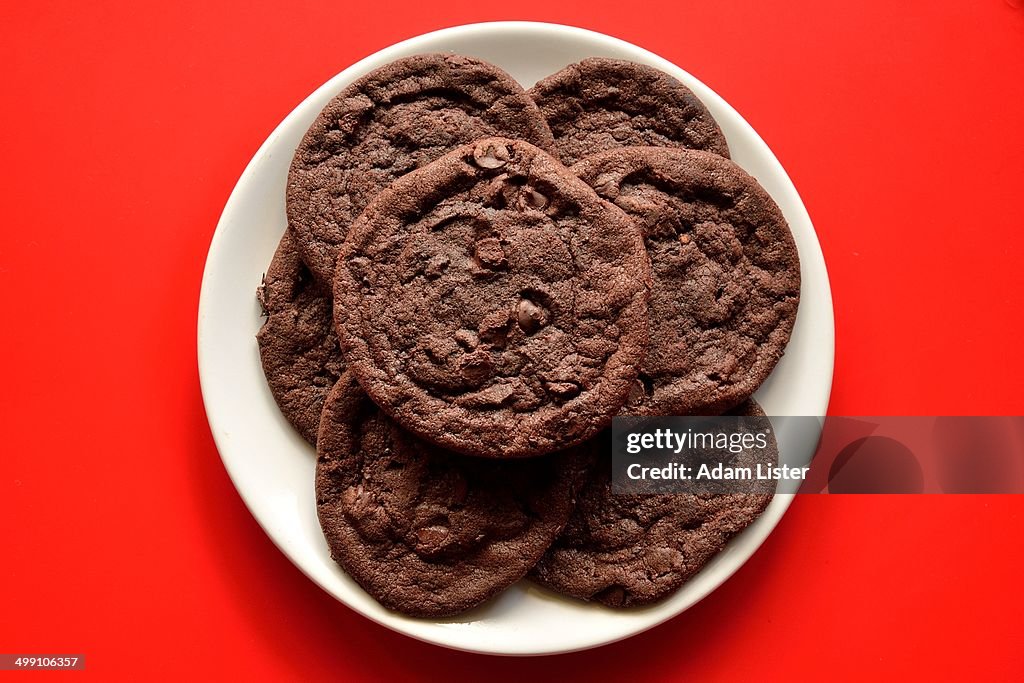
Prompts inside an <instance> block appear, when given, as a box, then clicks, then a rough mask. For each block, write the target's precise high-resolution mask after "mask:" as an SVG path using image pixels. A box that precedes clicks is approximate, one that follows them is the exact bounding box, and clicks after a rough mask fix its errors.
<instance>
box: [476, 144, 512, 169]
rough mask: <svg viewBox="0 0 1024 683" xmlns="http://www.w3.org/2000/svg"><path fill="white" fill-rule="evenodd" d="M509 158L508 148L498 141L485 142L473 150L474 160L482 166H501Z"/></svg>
mask: <svg viewBox="0 0 1024 683" xmlns="http://www.w3.org/2000/svg"><path fill="white" fill-rule="evenodd" d="M508 158H509V154H508V148H507V147H505V145H503V144H501V143H498V142H484V143H481V144H479V145H477V146H476V148H475V149H474V150H473V161H474V162H476V165H477V166H479V167H480V168H501V167H502V166H504V165H505V164H507V163H508Z"/></svg>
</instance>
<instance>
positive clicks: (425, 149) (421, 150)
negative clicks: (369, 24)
mask: <svg viewBox="0 0 1024 683" xmlns="http://www.w3.org/2000/svg"><path fill="white" fill-rule="evenodd" d="M489 135H507V136H509V137H515V138H520V139H523V140H526V141H528V142H532V143H534V144H536V145H539V146H541V147H547V148H550V146H551V144H552V140H551V131H550V130H549V129H548V127H547V124H546V123H545V122H544V118H543V117H542V116H541V115H540V111H539V110H538V109H537V107H536V105H535V104H534V103H533V100H531V99H530V97H529V96H528V95H527V94H526V92H525V91H524V90H523V89H522V87H520V85H519V84H518V83H516V81H515V80H514V79H513V78H512V77H511V76H509V75H508V74H507V73H505V72H504V71H502V70H501V69H499V68H498V67H496V66H494V65H493V64H490V63H488V62H485V61H483V60H480V59H475V58H472V57H464V56H461V55H452V54H425V55H415V56H412V57H406V58H404V59H399V60H396V61H394V62H391V63H390V64H387V65H385V66H383V67H381V68H379V69H377V70H375V71H373V72H371V73H369V74H367V75H366V76H363V77H362V78H360V79H359V80H357V81H356V82H355V83H353V84H352V85H350V86H348V87H347V88H345V89H344V90H343V91H342V92H341V93H340V94H338V95H337V96H336V97H335V98H334V99H333V100H331V101H330V102H329V103H328V104H327V106H326V107H325V108H324V110H323V111H322V112H321V113H320V115H319V116H317V118H316V120H315V121H314V122H313V124H312V126H311V127H310V128H309V130H308V131H307V132H306V134H305V136H304V137H303V138H302V142H300V143H299V146H298V149H297V150H296V152H295V157H294V158H293V160H292V165H291V170H290V171H289V174H288V188H287V212H288V226H289V229H290V230H292V231H293V232H294V234H295V235H296V237H297V238H298V239H297V241H296V243H297V245H298V249H299V252H300V254H301V255H302V258H303V260H304V261H305V262H306V264H307V265H308V266H309V267H310V269H311V270H312V271H313V274H314V275H315V276H316V277H317V279H318V280H319V281H320V282H322V283H328V284H329V283H330V282H331V278H332V276H333V273H334V264H335V257H336V255H337V251H338V246H339V245H340V244H341V243H342V241H343V240H344V239H345V235H346V233H347V232H348V229H349V226H350V225H351V223H352V221H353V220H355V218H356V217H357V216H358V215H359V214H360V212H362V210H363V208H364V207H365V206H366V205H367V203H369V201H370V200H371V199H372V198H373V196H374V195H376V194H377V192H379V191H380V190H382V189H383V188H385V187H387V185H388V184H389V183H391V181H392V180H394V179H395V178H398V177H399V176H401V175H403V174H405V173H407V172H409V171H411V170H413V169H415V168H419V167H421V166H424V165H426V164H427V163H429V162H431V161H433V160H434V159H436V158H438V157H439V156H441V155H442V154H444V153H446V152H448V151H450V150H451V149H453V148H454V147H457V146H458V145H461V144H465V143H468V142H471V141H473V140H476V139H477V138H481V137H485V136H489Z"/></svg>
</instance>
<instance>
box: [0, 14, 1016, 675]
mask: <svg viewBox="0 0 1024 683" xmlns="http://www.w3.org/2000/svg"><path fill="white" fill-rule="evenodd" d="M1019 3H1020V0H1012V1H1010V2H1008V1H1007V0H941V1H940V0H916V1H911V2H901V3H894V2H891V1H886V2H871V3H860V2H849V1H847V2H836V3H831V2H822V1H821V0H799V1H793V0H787V1H785V2H781V1H780V2H767V1H764V0H761V1H748V2H744V1H740V0H728V1H724V2H700V3H697V2H687V3H674V2H673V3H665V4H664V5H662V6H653V5H652V6H649V7H642V6H641V5H640V4H639V3H633V2H627V3H621V4H620V5H618V6H604V5H603V4H601V3H594V2H575V1H569V0H562V1H561V2H551V1H550V0H544V1H543V2H535V1H533V0H519V1H518V2H516V3H514V4H512V5H509V4H508V3H480V2H476V1H474V2H463V1H461V0H458V1H449V2H445V3H427V2H414V3H408V6H403V7H398V6H396V5H395V4H394V3H380V2H375V3H358V4H356V5H355V6H345V4H344V3H339V2H288V3H267V2H253V1H252V0H247V1H245V2H241V1H237V2H232V3H224V2H220V3H210V2H176V3H167V4H165V5H163V6H147V5H146V4H145V3H129V2H110V1H101V2H90V3H80V2H66V1H61V2H52V3H49V5H48V6H47V7H42V6H41V4H40V3H31V2H25V3H13V2H5V3H3V7H2V9H0V64H2V65H3V66H2V67H0V74H2V75H0V78H2V90H0V93H2V94H0V96H2V98H3V105H2V107H0V117H2V126H0V150H2V153H0V154H2V156H0V158H2V164H0V193H2V197H3V206H4V216H3V221H4V225H3V228H2V231H0V296H2V301H3V314H4V325H3V331H2V333H0V356H2V358H3V368H4V369H3V385H4V387H3V391H2V393H0V419H2V451H3V454H2V458H0V557H2V561H0V652H22V651H36V652H39V651H45V652H74V653H84V654H86V656H87V667H88V672H87V673H88V674H92V675H98V676H103V677H104V678H111V677H113V676H115V675H121V676H124V675H129V674H134V675H135V677H138V676H140V675H143V673H144V672H145V675H146V677H154V676H155V677H164V676H167V677H171V676H185V675H196V674H201V675H211V676H212V675H216V676H218V677H220V676H232V675H235V674H236V673H237V674H243V675H245V676H251V677H254V678H268V679H281V678H298V677H299V676H301V677H303V678H315V679H328V678H330V679H342V680H403V679H409V678H413V677H422V678H427V679H437V680H450V679H454V678H461V677H466V678H471V679H477V680H479V679H483V678H487V679H490V680H494V681H505V680H508V681H512V680H523V679H525V680H537V679H541V678H548V677H557V678H558V679H562V680H573V679H582V680H597V679H601V678H608V679H626V678H629V679H634V680H655V679H658V680H674V679H675V680H682V679H684V678H698V677H699V678H702V679H734V678H737V677H740V676H742V677H744V678H753V677H755V676H756V677H759V678H774V677H783V676H786V677H792V676H801V677H806V676H812V675H813V676H821V675H828V674H833V675H839V676H841V677H854V676H856V677H858V678H863V677H866V676H871V677H884V678H896V677H902V676H919V675H922V674H929V675H932V676H934V677H937V678H947V679H954V678H958V677H961V676H975V677H981V678H995V679H1006V678H1009V677H1010V676H1011V674H1013V675H1016V674H1019V672H1020V670H1021V667H1022V664H1024V655H1022V651H1024V635H1022V632H1024V626H1022V622H1021V613H1022V611H1024V592H1022V590H1021V578H1020V577H1021V575H1022V574H1024V554H1022V540H1021V539H1022V531H1024V516H1022V512H1024V497H996V496H993V497H953V496H946V497H939V496H932V497H925V496H919V497H888V498H883V497H866V496H861V497H856V496H855V497H838V496H835V497H826V496H821V497H811V496H808V497H804V498H802V499H800V500H798V501H797V502H796V503H795V504H794V505H793V506H792V508H791V509H790V511H789V513H788V514H787V515H786V517H785V519H783V521H782V523H781V524H780V525H779V527H778V529H777V531H776V532H775V533H774V534H773V535H772V536H771V538H770V539H768V541H767V542H766V543H765V544H764V546H763V547H762V548H761V549H760V550H759V551H758V552H757V554H756V555H755V556H754V557H753V558H752V559H751V560H750V561H749V562H748V563H747V564H746V565H745V566H744V567H743V569H742V570H741V571H740V572H739V573H738V574H737V575H736V576H735V577H734V578H733V579H731V580H730V581H728V582H727V583H726V584H725V585H724V586H723V587H722V588H720V589H719V590H717V591H716V592H715V593H713V594H712V595H711V596H710V597H708V598H707V599H705V600H704V601H703V602H702V603H700V604H699V605H697V606H696V607H695V608H693V609H691V610H689V611H688V612H686V613H684V614H683V615H682V616H680V617H678V618H676V619H674V620H673V621H671V622H669V623H668V624H666V625H664V626H662V627H660V628H657V629H655V630H653V631H651V632H648V633H646V634H643V635H641V636H638V637H636V638H633V639H631V640H628V641H626V642H623V643H618V644H615V645H612V646H609V647H605V648H602V649H599V650H595V651H590V652H584V653H577V654H572V655H565V656H558V657H549V658H542V659H532V660H531V659H520V660H498V659H495V658H489V657H483V656H474V655H468V654H462V653H457V652H451V651H446V650H443V649H441V648H438V647H434V646H430V645H425V644H422V643H419V642H415V641H413V640H411V639H408V638H405V637H403V636H400V635H397V634H394V633H391V632H389V631H387V630H385V629H383V628H381V627H378V626H376V625H374V624H372V623H370V622H369V621H367V620H365V619H363V618H362V617H360V616H358V615H356V614H355V613H353V612H351V611H349V610H348V609H347V608H345V607H344V606H342V605H341V604H340V603H337V602H335V601H334V599H333V598H331V597H329V596H328V595H327V594H325V593H323V592H321V590H320V589H319V588H317V587H316V586H315V585H313V584H312V583H311V582H309V581H308V580H306V579H305V578H304V577H303V576H302V575H301V574H300V573H299V571H298V570H297V569H296V568H294V567H293V566H292V565H291V564H290V563H289V562H288V560H287V559H285V558H284V556H283V555H281V554H280V553H279V552H278V551H277V550H276V549H275V548H274V546H273V545H272V544H271V542H270V541H269V540H268V539H267V537H266V536H265V535H264V534H263V532H262V531H261V530H260V528H259V527H258V526H257V525H256V523H255V521H253V519H252V518H251V517H250V515H249V513H248V512H247V511H246V509H245V507H244V506H243V504H242V502H241V500H240V499H239V497H238V495H237V494H236V493H235V491H234V489H233V488H232V486H231V483H230V482H229V480H228V477H227V475H226V474H225V472H224V469H223V467H222V465H221V463H220V460H219V458H218V456H217V452H216V450H215V448H214V444H213V441H212V439H211V436H210V432H209V430H208V428H207V425H206V419H205V416H204V413H203V406H202V402H201V398H200V393H199V382H198V377H197V370H196V351H195V327H196V308H197V301H198V298H199V286H200V279H201V275H202V270H203V263H204V258H205V254H206V250H207V247H208V245H209V241H210V238H211V236H212V234H213V230H214V226H215V225H216V222H217V218H218V216H219V214H220V211H221V208H222V207H223V204H224V202H225V200H226V199H227V197H228V194H229V193H230V191H231V188H232V187H233V185H234V183H235V181H236V180H237V178H238V175H239V174H240V173H241V171H242V169H243V168H244V166H245V164H246V162H247V161H248V160H249V158H250V157H251V156H252V154H253V153H254V152H255V150H256V148H257V147H258V146H259V144H260V143H261V142H262V140H263V139H264V138H265V137H266V136H267V134H268V133H269V132H270V131H271V130H272V129H273V128H274V126H275V125H276V124H277V123H278V122H279V121H280V120H281V119H282V118H283V117H284V116H285V114H287V113H288V111H290V110H291V108H292V107H294V106H295V105H296V104H297V103H298V102H299V101H301V100H302V99H303V98H304V97H305V96H306V95H307V94H308V93H309V92H310V91H312V90H313V89H314V88H315V87H316V86H317V85H319V84H320V83H322V82H323V81H325V80H326V79H327V78H328V77H330V76H331V75H333V74H334V73H336V72H338V71H340V70H341V69H342V68H344V67H345V66H347V65H349V64H351V63H352V62H354V61H356V60H357V59H359V58H361V57H363V56H365V55H367V54H369V53H371V52H374V51H376V50H378V49H380V48H382V47H384V46H386V45H389V44H391V43H394V42H396V41H399V40H402V39H404V38H408V37H410V36H413V35H416V34H419V33H422V32H425V31H428V30H432V29H435V28H440V27H444V26H449V25H455V24H460V23H467V22H472V21H482V20H494V19H537V20H546V21H553V22H561V23H568V24H576V25H580V26H584V27H587V28H591V29H596V30H598V31H603V32H606V33H610V34H612V35H615V36H619V37H622V38H624V39H626V40H629V41H632V42H634V43H637V44H639V45H642V46H644V47H646V48H649V49H651V50H653V51H655V52H657V53H659V54H661V55H664V56H665V57H667V58H668V59H670V60H672V61H674V62H675V63H677V64H679V65H681V66H682V67H683V68H685V69H687V70H689V71H690V72H691V73H693V74H694V75H696V76H697V77H698V78H700V79H702V80H703V81H704V82H706V83H708V84H709V85H711V86H712V87H713V88H714V89H716V90H717V91H718V92H719V93H720V94H721V95H723V96H724V97H725V98H726V99H727V100H728V101H729V102H730V103H732V104H733V105H734V106H735V107H736V108H737V109H738V110H739V111H740V112H741V113H742V114H743V115H744V116H745V117H746V118H747V119H748V120H749V121H750V123H751V124H752V125H753V126H754V127H755V128H756V129H757V130H758V131H759V132H760V133H761V135H762V136H763V137H764V138H765V140H766V141H767V142H768V144H769V145H770V146H771V147H772V148H773V149H774V150H775V152H776V153H777V154H778V156H779V158H780V159H781V160H782V163H783V164H784V165H785V167H786V168H787V169H788V171H789V173H790V175H791V176H792V178H793V180H794V182H795V183H796V186H797V187H798V188H799V190H800V192H801V194H802V195H803V198H804V200H805V202H806V204H807V207H808V209H809V211H810V213H811V216H812V218H813V220H814V222H815V225H816V226H817V230H818V234H819V237H820V240H821V243H822V247H823V249H824V252H825V257H826V260H827V262H828V266H829V271H830V274H831V278H832V287H833V293H834V295H835V311H836V333H837V334H836V337H837V348H836V368H835V384H834V389H833V394H832V404H831V412H832V413H834V414H847V415H858V414H868V415H871V414H879V415H880V414H988V413H995V414H1021V413H1024V399H1022V397H1021V393H1020V387H1021V384H1022V380H1024V361H1022V359H1021V354H1020V352H1019V348H1020V338H1021V334H1022V332H1024V330H1022V324H1021V320H1020V312H1021V310H1022V308H1024V291H1022V289H1024V288H1022V286H1021V274H1020V258H1021V256H1020V253H1021V250H1022V248H1024V237H1022V233H1024V201H1022V196H1024V181H1022V179H1024V10H1021V9H1019V8H1017V7H1015V6H1014V5H1015V4H1019Z"/></svg>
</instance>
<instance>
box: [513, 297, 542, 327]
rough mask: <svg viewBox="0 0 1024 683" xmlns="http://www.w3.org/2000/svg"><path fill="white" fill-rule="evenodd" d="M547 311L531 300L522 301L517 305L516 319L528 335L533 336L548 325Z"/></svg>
mask: <svg viewBox="0 0 1024 683" xmlns="http://www.w3.org/2000/svg"><path fill="white" fill-rule="evenodd" d="M547 318H548V315H547V311H546V310H544V307H543V306H538V305H537V304H535V303H533V302H532V301H530V300H529V299H520V300H519V303H518V304H516V319H517V320H518V321H519V327H521V328H522V329H523V332H525V333H526V334H533V333H534V332H536V331H537V330H539V329H540V328H542V327H543V326H544V325H545V324H546V323H547Z"/></svg>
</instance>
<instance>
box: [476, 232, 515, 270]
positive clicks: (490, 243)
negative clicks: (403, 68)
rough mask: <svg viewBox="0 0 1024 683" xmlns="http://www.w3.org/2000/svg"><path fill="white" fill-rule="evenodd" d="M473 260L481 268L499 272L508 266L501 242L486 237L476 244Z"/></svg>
mask: <svg viewBox="0 0 1024 683" xmlns="http://www.w3.org/2000/svg"><path fill="white" fill-rule="evenodd" d="M473 258H474V260H475V261H476V263H477V265H478V266H480V267H481V268H487V269H489V270H497V269H499V268H504V267H505V266H507V265H508V260H507V259H506V258H505V250H504V249H502V248H501V242H499V241H498V240H497V239H495V238H494V237H485V238H484V239H482V240H480V241H478V242H477V243H476V249H475V250H474V253H473Z"/></svg>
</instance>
